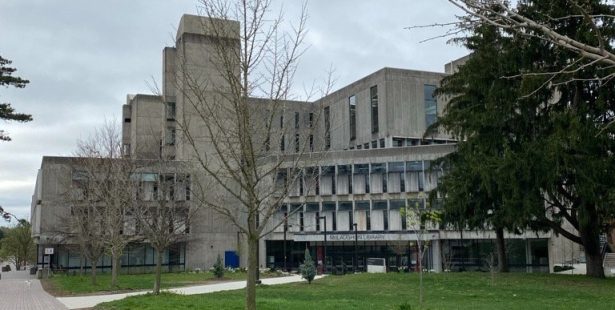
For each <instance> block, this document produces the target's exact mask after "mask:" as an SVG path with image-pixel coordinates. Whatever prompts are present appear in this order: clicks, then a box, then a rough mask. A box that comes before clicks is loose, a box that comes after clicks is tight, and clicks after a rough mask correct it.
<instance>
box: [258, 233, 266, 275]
mask: <svg viewBox="0 0 615 310" xmlns="http://www.w3.org/2000/svg"><path fill="white" fill-rule="evenodd" d="M258 251H259V252H258V267H259V268H265V267H267V248H266V247H265V239H264V238H261V239H260V240H259V241H258Z"/></svg>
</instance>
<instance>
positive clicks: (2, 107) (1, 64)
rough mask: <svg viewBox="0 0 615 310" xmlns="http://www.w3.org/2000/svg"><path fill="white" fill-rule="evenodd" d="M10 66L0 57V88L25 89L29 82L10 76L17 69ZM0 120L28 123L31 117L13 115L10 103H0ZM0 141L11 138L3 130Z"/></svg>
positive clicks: (7, 61)
mask: <svg viewBox="0 0 615 310" xmlns="http://www.w3.org/2000/svg"><path fill="white" fill-rule="evenodd" d="M10 64H11V61H10V60H8V59H5V58H2V56H0V86H6V87H8V86H13V87H16V88H24V87H26V85H27V84H28V83H30V81H28V80H24V79H22V78H20V77H16V76H12V74H13V73H14V72H15V71H17V69H15V68H11V67H8V65H10ZM0 119H2V120H5V121H17V122H29V121H32V115H29V114H23V113H15V109H14V108H13V107H12V106H11V104H10V103H0ZM0 141H11V138H10V137H9V136H8V135H7V134H6V133H5V132H4V130H0Z"/></svg>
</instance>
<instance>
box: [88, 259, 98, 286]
mask: <svg viewBox="0 0 615 310" xmlns="http://www.w3.org/2000/svg"><path fill="white" fill-rule="evenodd" d="M96 261H98V260H96ZM96 261H94V260H92V270H91V276H90V279H91V280H92V285H96Z"/></svg>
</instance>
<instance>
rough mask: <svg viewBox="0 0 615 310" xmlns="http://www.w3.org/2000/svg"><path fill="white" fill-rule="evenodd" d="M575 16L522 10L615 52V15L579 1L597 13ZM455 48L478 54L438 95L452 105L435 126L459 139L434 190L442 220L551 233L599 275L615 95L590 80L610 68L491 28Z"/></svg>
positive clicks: (540, 6) (609, 201)
mask: <svg viewBox="0 0 615 310" xmlns="http://www.w3.org/2000/svg"><path fill="white" fill-rule="evenodd" d="M575 9H576V8H575V7H574V6H573V4H571V3H570V2H569V1H564V0H555V1H531V0H525V1H519V2H518V4H517V10H518V11H519V12H520V13H522V14H524V15H525V16H530V17H531V18H533V19H534V20H537V21H539V22H540V23H543V24H545V25H547V26H548V27H551V28H553V29H558V31H559V32H561V33H565V34H566V35H568V36H570V37H572V38H578V39H580V38H582V39H583V40H584V41H587V42H590V43H592V44H598V43H597V41H598V40H602V41H603V42H604V43H605V47H604V48H605V49H608V50H613V47H612V46H611V44H612V42H613V37H614V36H615V26H614V24H615V20H614V18H613V13H614V11H615V8H614V7H613V6H610V5H605V4H602V3H601V2H600V1H597V0H593V1H588V2H586V3H584V10H586V11H587V12H588V14H590V15H596V16H602V17H600V19H601V20H600V21H599V22H597V23H596V24H595V25H591V24H588V23H586V22H585V21H584V20H583V18H576V17H571V16H570V12H573V11H574V10H575ZM593 27H599V31H596V30H595V29H594V28H593ZM598 36H599V37H598ZM462 42H463V43H464V44H465V45H466V46H467V47H468V48H469V49H470V50H471V51H473V54H472V56H471V57H470V59H469V60H468V62H467V63H466V64H465V65H464V66H462V67H461V68H460V70H459V71H458V72H457V73H456V74H453V75H452V76H450V77H448V78H446V79H445V80H444V81H443V85H442V87H441V89H440V90H439V93H440V94H441V95H449V96H452V97H453V98H452V99H451V101H450V104H449V106H448V107H447V111H446V115H445V116H444V117H443V118H442V119H441V120H440V124H439V125H440V126H442V127H443V128H445V129H447V130H449V131H450V132H452V133H453V134H454V135H456V136H457V137H459V138H460V139H461V140H462V141H461V142H460V143H459V145H458V152H456V153H455V154H451V155H449V156H448V157H447V158H446V159H444V160H443V161H445V162H448V163H449V164H450V165H451V169H450V171H449V175H448V176H446V177H445V178H444V180H443V183H442V186H441V187H440V188H439V189H438V190H439V191H440V192H441V194H443V195H445V198H446V199H445V203H444V206H445V210H446V211H447V212H446V213H445V219H447V218H448V219H455V218H456V219H455V220H456V221H459V222H461V224H462V225H468V226H475V225H480V224H481V223H488V224H490V225H492V226H494V227H496V228H497V227H498V226H500V227H504V228H506V229H508V230H509V231H510V230H511V229H512V231H516V230H520V229H523V228H526V227H527V228H531V229H552V230H553V231H554V232H555V233H558V234H561V235H563V236H564V237H566V238H568V239H570V240H572V241H574V242H577V243H579V244H580V245H582V246H583V248H584V250H585V256H586V258H587V274H588V275H591V276H595V277H603V276H604V273H603V270H602V256H601V253H600V250H601V249H600V245H599V235H600V233H602V232H604V231H605V230H606V228H607V225H608V221H609V220H610V219H612V218H613V216H614V215H615V204H614V203H615V201H614V200H613V196H614V195H613V190H612V189H613V188H614V187H615V179H613V178H612V177H609V176H612V175H613V174H614V173H615V161H613V160H612V154H613V152H615V141H614V139H613V138H612V137H613V136H614V135H615V126H610V124H611V123H612V122H614V121H615V115H614V114H613V113H612V111H613V110H614V109H615V102H614V101H613V99H612V98H615V87H613V82H612V81H611V80H602V79H596V77H597V76H604V73H607V74H608V72H613V68H611V67H608V66H606V65H602V64H600V63H595V62H592V61H591V60H587V59H581V60H578V61H577V60H576V59H577V58H576V57H577V55H576V54H575V53H573V52H571V51H569V50H565V49H562V48H560V47H558V46H557V45H555V44H549V42H545V41H544V40H542V39H540V38H536V37H532V36H522V35H518V34H516V33H515V32H507V30H502V29H495V28H494V27H493V26H492V25H489V24H486V23H483V24H478V26H476V27H475V28H473V29H472V33H471V34H470V36H469V37H467V38H464V39H462ZM564 222H568V223H570V225H571V226H572V227H574V230H566V229H565V228H564V227H565V226H563V223H564Z"/></svg>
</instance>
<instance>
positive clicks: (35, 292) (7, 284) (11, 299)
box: [0, 271, 66, 310]
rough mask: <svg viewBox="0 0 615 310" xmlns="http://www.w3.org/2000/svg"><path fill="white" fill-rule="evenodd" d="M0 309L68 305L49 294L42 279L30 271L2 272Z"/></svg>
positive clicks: (55, 308) (27, 309)
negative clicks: (35, 276)
mask: <svg viewBox="0 0 615 310" xmlns="http://www.w3.org/2000/svg"><path fill="white" fill-rule="evenodd" d="M0 275H1V276H2V279H1V280H0V310H5V309H6V310H63V309H66V307H65V306H64V305H63V304H61V303H60V302H58V300H57V299H55V298H53V296H51V295H49V294H48V293H47V292H45V290H43V287H42V286H41V281H39V280H37V279H35V278H34V276H31V275H30V274H29V273H28V271H9V272H2V273H1V274H0Z"/></svg>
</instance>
